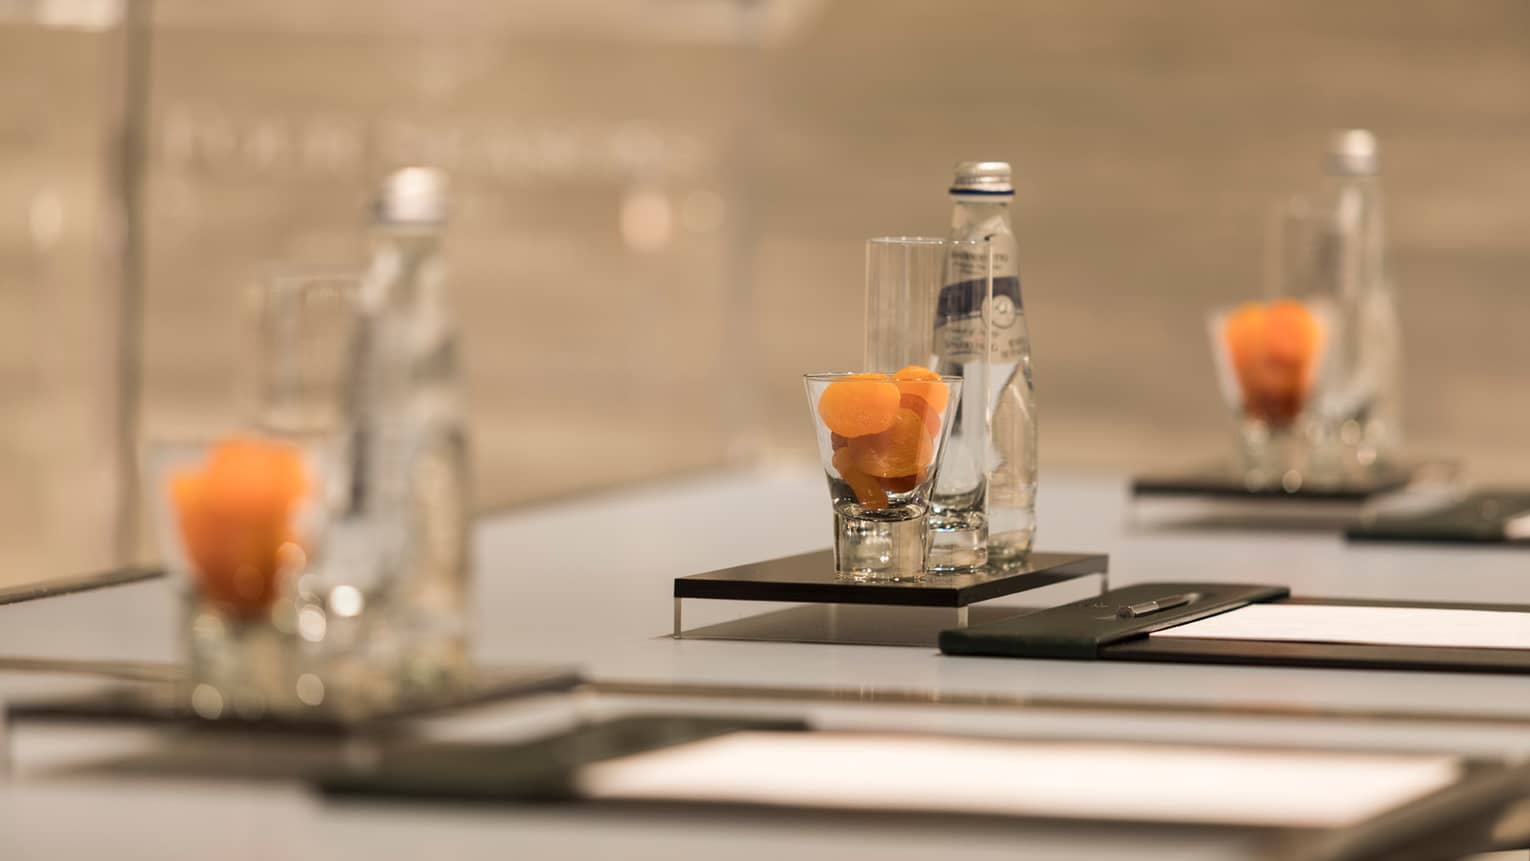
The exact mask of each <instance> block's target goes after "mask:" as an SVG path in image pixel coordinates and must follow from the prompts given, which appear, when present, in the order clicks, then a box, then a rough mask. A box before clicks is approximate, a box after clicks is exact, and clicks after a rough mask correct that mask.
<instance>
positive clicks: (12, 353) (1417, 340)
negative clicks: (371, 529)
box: [0, 0, 1530, 581]
mask: <svg viewBox="0 0 1530 861" xmlns="http://www.w3.org/2000/svg"><path fill="white" fill-rule="evenodd" d="M126 8H127V7H123V6H121V5H119V4H118V3H117V2H113V0H0V72H3V75H0V158H3V162H0V303H3V304H0V309H3V319H0V325H3V326H4V327H5V337H4V338H3V339H0V393H3V394H4V396H5V397H6V399H7V403H8V405H9V407H10V409H9V410H8V412H7V421H6V422H4V424H3V426H0V463H3V464H4V465H5V469H6V471H7V475H8V476H9V478H8V480H7V482H6V484H5V486H4V488H3V490H0V515H3V516H4V519H3V523H4V526H3V528H0V533H3V534H4V536H5V541H4V544H3V547H0V560H3V561H4V562H5V565H4V567H3V571H4V573H3V574H0V581H18V580H27V579H36V578H37V577H40V576H46V575H50V574H61V573H66V572H69V571H78V570H84V569H86V568H89V567H99V566H101V565H104V564H108V563H109V562H112V561H115V560H116V559H117V558H118V557H120V556H121V555H123V554H124V553H126V554H132V553H137V552H141V550H140V549H139V548H133V547H127V548H124V547H115V548H114V546H113V543H112V541H111V535H112V530H113V528H114V525H116V524H119V523H121V522H123V520H124V519H125V518H128V517H130V516H131V514H132V513H133V512H132V511H130V510H125V508H126V507H127V505H128V502H129V501H130V500H131V494H117V493H116V485H115V484H114V482H115V481H116V479H117V477H118V476H120V475H122V474H124V472H123V471H124V470H130V469H132V468H133V467H134V465H133V464H129V463H126V460H127V459H128V457H127V456H126V455H124V454H123V453H122V450H121V447H120V446H119V445H118V444H117V441H118V440H119V439H121V438H123V435H124V432H125V431H129V430H130V431H132V432H133V435H134V436H136V437H137V439H138V440H140V441H141V440H143V439H152V438H155V437H158V436H165V435H175V434H181V433H188V432H201V431H206V430H213V429H219V428H226V427H227V426H228V425H229V424H231V423H233V422H236V421H238V419H239V416H240V410H241V409H242V407H241V396H240V392H241V386H242V383H243V379H244V373H245V369H246V368H247V367H248V360H249V352H248V351H249V349H250V344H249V341H248V339H247V338H246V337H245V327H246V326H247V320H246V318H245V317H244V313H245V312H244V309H243V299H242V297H243V296H244V294H245V291H246V290H247V288H248V287H249V286H250V285H251V284H252V283H255V282H256V281H257V280H258V279H259V278H260V277H261V276H262V274H263V273H264V272H266V271H268V270H269V268H270V267H272V266H274V265H299V264H326V265H341V266H352V267H357V268H359V267H360V266H361V265H362V263H363V262H364V260H365V254H366V238H365V235H364V232H363V227H364V224H365V217H366V203H367V200H368V197H369V195H370V192H371V189H372V187H373V185H374V184H375V182H376V181H377V179H378V178H379V177H380V176H381V175H382V174H383V173H384V172H385V171H386V170H388V169H390V168H391V167H394V166H397V165H398V164H401V163H407V162H430V163H435V164H439V165H442V166H443V167H446V168H447V169H448V170H449V171H451V173H452V175H453V177H454V179H455V183H456V208H455V218H454V222H453V225H452V228H451V231H452V232H451V235H450V250H449V255H450V261H451V264H452V267H453V281H452V289H453V291H454V301H455V304H456V306H457V310H458V314H459V318H460V320H461V321H462V323H463V325H464V329H465V335H466V344H467V352H468V355H467V363H468V367H469V371H470V389H471V398H472V410H473V413H474V421H475V425H476V434H477V436H476V443H477V446H478V448H479V453H480V468H481V474H480V480H481V484H480V488H479V489H480V500H479V501H480V503H481V504H482V505H484V506H490V507H492V506H500V505H506V504H514V503H520V502H525V501H528V500H534V499H539V498H545V497H547V496H550V495H561V494H566V493H571V492H577V491H580V490H586V489H590V488H595V487H600V486H605V485H609V484H612V483H620V482H630V481H636V480H642V479H646V478H652V477H656V476H661V475H665V474H671V473H675V472H682V471H690V470H695V469H700V468H706V467H712V466H717V465H721V464H726V463H743V462H755V461H760V460H765V461H769V460H777V459H789V458H806V457H810V456H811V455H810V452H809V451H808V446H809V445H810V444H811V443H810V437H809V435H808V434H806V433H805V431H804V428H805V422H806V419H805V417H804V407H803V401H802V394H801V389H800V383H799V381H798V375H799V374H801V373H802V372H804V371H807V370H818V369H826V368H848V367H851V366H853V365H855V364H856V363H857V361H858V359H859V354H860V344H861V335H860V326H861V313H862V308H861V301H862V272H861V269H862V247H861V242H862V240H864V239H865V238H866V237H868V236H872V235H882V234H890V233H935V234H940V233H943V232H944V230H945V222H946V219H947V217H948V212H949V203H948V202H947V200H946V198H945V195H944V189H945V187H946V184H947V182H948V180H949V170H950V167H951V165H952V163H954V162H955V161H957V160H960V159H968V158H989V159H1007V160H1009V161H1011V162H1012V163H1013V164H1014V166H1015V170H1016V184H1017V186H1018V189H1019V193H1018V195H1017V198H1016V203H1015V207H1014V210H1015V211H1014V221H1015V227H1016V232H1017V234H1018V235H1019V237H1020V242H1021V248H1022V267H1023V269H1022V277H1023V280H1024V290H1025V299H1026V304H1027V310H1028V313H1029V315H1030V324H1031V329H1032V334H1033V338H1034V351H1035V368H1036V374H1037V383H1038V397H1039V399H1040V406H1041V417H1042V419H1041V420H1042V437H1041V445H1042V451H1043V470H1044V471H1048V470H1055V469H1060V468H1099V469H1121V470H1126V469H1132V468H1139V467H1146V466H1162V465H1172V464H1174V463H1180V462H1184V461H1188V460H1195V459H1198V458H1201V457H1204V456H1205V455H1206V454H1207V453H1208V452H1211V451H1215V450H1217V449H1218V448H1220V447H1222V446H1224V445H1225V444H1226V440H1227V437H1228V434H1229V433H1230V428H1229V425H1228V421H1227V419H1226V417H1225V415H1224V413H1223V409H1222V407H1221V405H1220V403H1219V399H1218V396H1217V394H1216V391H1215V387H1214V383H1213V379H1212V374H1211V365H1210V360H1209V358H1208V356H1207V348H1206V343H1205V341H1206V336H1205V329H1204V312H1205V311H1206V309H1207V308H1209V307H1211V306H1214V305H1219V304H1224V303H1230V302H1235V301H1238V300H1240V299H1243V298H1251V297H1254V296H1257V295H1259V294H1260V293H1261V292H1262V291H1263V289H1264V286H1265V285H1264V283H1263V281H1262V278H1263V274H1262V273H1263V254H1264V248H1263V242H1264V231H1265V217H1266V213H1267V211H1268V209H1269V206H1270V205H1271V203H1272V202H1273V201H1274V200H1275V199H1276V198H1277V197H1278V196H1281V195H1284V194H1287V193H1289V192H1292V191H1299V190H1303V189H1305V188H1307V187H1308V186H1310V185H1311V184H1312V183H1313V182H1314V181H1315V179H1316V177H1317V172H1318V169H1319V166H1320V164H1321V155H1322V148H1323V145H1324V141H1325V137H1326V131H1327V130H1328V129H1330V128H1333V127H1338V126H1365V127H1369V128H1372V129H1374V130H1375V131H1376V132H1377V133H1378V134H1379V136H1380V139H1381V142H1382V146H1383V172H1384V182H1385V187H1386V192H1387V195H1388V216H1389V219H1390V221H1389V229H1390V238H1391V241H1392V263H1393V271H1394V274H1395V277H1396V280H1397V281H1398V284H1399V288H1400V295H1401V303H1402V310H1403V326H1404V334H1405V338H1406V350H1407V355H1406V368H1405V375H1406V379H1407V402H1406V405H1405V409H1406V421H1407V430H1408V432H1409V437H1410V442H1411V443H1412V446H1413V447H1414V448H1416V449H1418V450H1420V451H1423V452H1429V453H1443V454H1453V455H1459V456H1461V457H1463V458H1464V459H1465V460H1466V463H1467V466H1468V468H1469V470H1471V471H1472V472H1474V473H1475V474H1477V475H1479V476H1487V477H1490V478H1493V479H1496V480H1508V479H1512V478H1530V458H1527V457H1525V456H1524V454H1523V446H1522V443H1521V439H1522V437H1523V436H1524V434H1523V432H1522V431H1523V428H1524V426H1525V425H1526V423H1527V422H1530V407H1527V406H1525V405H1524V400H1523V399H1522V398H1521V397H1519V389H1520V386H1521V385H1522V381H1523V379H1524V374H1523V370H1522V369H1524V368H1526V367H1530V343H1527V341H1526V339H1524V338H1523V337H1521V336H1520V335H1519V334H1518V332H1519V328H1520V327H1519V326H1518V325H1517V320H1518V319H1520V318H1521V317H1522V316H1524V315H1525V313H1526V312H1527V311H1530V293H1527V291H1526V286H1527V285H1526V281H1527V273H1530V241H1527V239H1530V207H1527V206H1526V202H1527V201H1530V159H1526V158H1525V157H1524V153H1525V152H1526V149H1525V146H1526V144H1525V142H1526V141H1527V140H1530V98H1527V94H1530V5H1526V4H1525V3H1523V2H1520V0H1472V2H1468V3H1461V2H1446V0H1419V2H1412V3H1406V4H1399V3H1389V2H1381V0H1357V2H1347V3H1342V4H1335V3H1327V2H1319V0H1291V2H1284V3H1278V4H1277V3H1267V2H1258V0H1170V2H1160V3H1147V2H1125V1H1124V0H1121V2H1111V0H1093V2H1085V3H1073V2H1031V0H1026V2H1004V0H981V2H980V0H941V2H931V0H921V2H913V0H877V2H872V0H838V2H833V0H559V2H552V0H514V2H510V0H453V2H431V0H365V2H364V0H326V2H321V3H314V2H307V0H268V2H262V3H249V2H237V3H236V2H223V0H158V2H156V3H154V4H153V5H152V6H145V7H139V8H141V9H143V10H146V12H147V20H146V27H145V31H144V33H143V34H142V35H144V36H145V37H146V39H147V48H148V53H147V57H148V63H147V67H146V93H147V100H146V106H145V110H144V112H143V113H142V116H141V117H139V119H142V120H143V122H144V138H143V141H144V159H143V161H142V168H143V170H144V185H143V198H142V204H141V206H140V207H138V209H137V215H138V217H139V223H140V224H141V226H142V230H143V233H142V238H143V242H142V251H143V253H144V266H143V274H144V279H143V287H142V294H141V296H137V297H134V298H133V303H134V304H132V305H131V306H130V307H129V308H128V311H129V312H131V311H132V309H133V308H140V309H141V320H139V321H138V322H137V323H136V324H135V323H134V320H135V318H134V317H133V316H132V314H131V313H128V314H127V316H124V314H123V311H122V308H120V307H119V305H120V302H121V297H120V289H121V283H122V282H121V279H120V278H119V273H118V271H117V269H116V268H114V267H115V266H116V265H117V264H118V263H119V262H120V255H121V249H120V245H119V243H117V242H115V239H116V237H117V236H118V235H119V234H120V230H119V229H118V226H117V224H116V221H115V220H114V218H115V215H116V213H117V210H116V209H115V208H114V207H115V206H116V205H117V203H118V202H119V201H117V200H116V199H115V198H114V197H113V193H114V190H115V189H117V188H119V183H118V182H117V179H118V177H117V175H116V173H115V171H116V170H117V168H118V166H119V165H118V162H117V160H116V159H117V158H118V154H119V153H120V143H121V139H122V138H121V129H120V128H119V124H118V122H117V120H118V115H117V113H116V112H117V110H118V108H119V107H120V93H121V86H120V84H121V78H122V75H123V74H124V64H123V60H122V54H123V52H122V50H121V42H122V32H121V31H122V29H123V28H122V24H121V21H122V17H123V12H124V10H125V9H126ZM123 320H127V321H128V322H129V323H130V324H133V325H131V326H130V327H129V328H130V331H128V332H127V334H126V335H125V336H124V335H123V333H122V332H121V331H119V327H118V324H119V323H120V322H122V321H123ZM135 340H136V341H137V342H138V343H139V344H141V347H140V348H135V347H134V346H133V342H134V341H135ZM125 378H127V379H131V380H133V381H136V386H137V394H136V395H134V402H133V403H132V404H128V405H124V404H122V403H120V401H119V399H120V397H121V396H122V395H123V393H124V391H128V392H130V393H131V392H132V387H128V388H127V389H125V388H124V386H123V385H122V381H123V380H124V379H125ZM135 416H136V418H135ZM123 417H126V419H124V418H123ZM119 420H131V421H132V422H133V423H134V426H133V427H132V428H123V427H120V426H118V421H119ZM128 450H131V449H128ZM1044 505H1045V503H1044V502H1043V506H1044ZM1044 516H1045V515H1044V511H1043V517H1044Z"/></svg>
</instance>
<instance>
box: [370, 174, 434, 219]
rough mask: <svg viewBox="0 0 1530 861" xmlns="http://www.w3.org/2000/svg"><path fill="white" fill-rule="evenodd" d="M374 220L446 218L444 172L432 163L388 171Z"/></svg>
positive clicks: (378, 199)
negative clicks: (431, 165) (429, 165)
mask: <svg viewBox="0 0 1530 861" xmlns="http://www.w3.org/2000/svg"><path fill="white" fill-rule="evenodd" d="M377 220H378V221H381V222H385V223H387V224H440V223H442V222H443V221H445V220H446V174H445V173H443V172H442V171H440V170H437V169H436V168H433V167H406V168H403V169H401V170H396V171H394V172H393V173H390V174H388V178H387V179H385V180H383V187H382V194H381V195H380V196H379V197H378V198H377Z"/></svg>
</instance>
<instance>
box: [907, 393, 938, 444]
mask: <svg viewBox="0 0 1530 861" xmlns="http://www.w3.org/2000/svg"><path fill="white" fill-rule="evenodd" d="M898 406H900V407H902V408H903V409H906V410H913V411H914V412H916V413H918V414H919V417H920V418H922V419H924V427H925V430H928V431H929V432H930V437H931V438H932V439H933V438H934V437H937V436H939V435H940V423H941V422H940V413H939V412H938V411H936V410H932V409H930V405H929V404H927V403H925V402H924V398H921V397H919V396H918V395H907V394H906V395H904V396H903V397H902V398H899V399H898Z"/></svg>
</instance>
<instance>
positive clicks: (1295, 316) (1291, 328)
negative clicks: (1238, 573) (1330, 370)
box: [1207, 299, 1331, 492]
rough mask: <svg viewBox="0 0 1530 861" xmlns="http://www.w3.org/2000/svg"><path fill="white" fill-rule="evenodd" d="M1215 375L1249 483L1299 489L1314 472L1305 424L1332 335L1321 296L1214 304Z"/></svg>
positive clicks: (1211, 328)
mask: <svg viewBox="0 0 1530 861" xmlns="http://www.w3.org/2000/svg"><path fill="white" fill-rule="evenodd" d="M1207 324H1208V328H1209V334H1210V336H1211V350H1212V357H1213V360H1214V363H1215V366H1216V371H1217V382H1218V385H1219V387H1220V389H1221V391H1222V395H1223V398H1224V399H1225V400H1226V401H1227V404H1228V406H1229V407H1230V408H1231V409H1232V410H1233V412H1234V414H1235V415H1236V416H1237V417H1238V421H1239V424H1238V427H1239V440H1240V443H1241V446H1240V448H1241V463H1240V467H1241V469H1242V473H1243V480H1244V483H1245V484H1247V485H1248V486H1249V487H1250V488H1258V487H1266V486H1277V485H1278V486H1281V487H1283V488H1284V489H1285V490H1286V491H1287V492H1294V491H1296V490H1297V489H1298V488H1300V487H1301V486H1302V485H1303V484H1304V483H1306V482H1307V480H1308V476H1309V462H1308V454H1309V450H1308V436H1307V425H1308V420H1309V408H1310V404H1311V401H1312V400H1313V392H1314V389H1315V388H1316V386H1317V381H1318V379H1319V377H1320V375H1321V373H1322V369H1323V364H1324V360H1325V357H1326V355H1327V353H1328V349H1329V345H1330V342H1331V329H1330V323H1329V314H1328V313H1327V311H1326V309H1325V308H1323V306H1322V305H1321V304H1318V303H1311V302H1302V301H1298V300H1295V299H1277V300H1275V301H1273V302H1270V303H1259V302H1249V303H1244V304H1242V305H1239V306H1236V307H1232V308H1222V309H1217V310H1215V311H1213V312H1211V314H1210V315H1209V317H1208V320H1207Z"/></svg>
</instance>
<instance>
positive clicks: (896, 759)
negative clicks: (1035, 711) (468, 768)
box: [580, 732, 1460, 827]
mask: <svg viewBox="0 0 1530 861" xmlns="http://www.w3.org/2000/svg"><path fill="white" fill-rule="evenodd" d="M1459 774H1460V765H1459V763H1458V761H1457V760H1455V759H1453V758H1451V757H1444V756H1433V755H1409V754H1359V753H1356V754H1348V753H1329V752H1292V751H1267V750H1265V751H1262V750H1255V749H1235V748H1211V747H1190V746H1159V745H1134V744H1127V743H1114V742H1059V741H1011V740H991V739H972V738H953V737H938V736H916V735H878V734H861V733H824V732H814V733H747V732H746V733H735V734H732V735H727V736H722V737H719V738H715V739H710V740H707V741H702V742H696V743H694V744H687V745H681V746H679V747H675V748H669V749H666V750H661V751H655V752H652V753H644V754H638V755H635V756H629V757H624V758H621V759H617V760H612V761H610V762H605V763H600V764H597V765H594V766H591V767H589V768H586V769H585V770H584V771H583V772H582V775H581V779H580V788H581V790H582V791H583V792H584V793H585V794H586V795H588V796H590V797H594V798H604V799H628V800H631V799H644V800H655V799H657V800H671V801H711V802H735V803H751V804H764V805H774V806H790V807H828V808H841V809H862V810H864V809H872V810H884V811H886V810H892V811H933V812H952V813H979V814H996V815H1007V816H1034V817H1052V818H1067V819H1123V820H1131V821H1149V822H1185V823H1215V824H1230V825H1250V826H1260V825H1264V826H1290V827H1328V826H1342V825H1347V824H1350V823H1354V822H1358V821H1360V820H1363V819H1365V818H1368V817H1370V816H1373V815H1376V814H1379V813H1381V812H1383V811H1385V810H1388V809H1390V808H1392V807H1395V806H1397V805H1400V804H1402V803H1405V802H1407V801H1410V800H1412V799H1415V798H1419V797H1421V796H1423V795H1426V794H1428V793H1431V792H1434V791H1436V790H1439V789H1442V788H1444V787H1446V786H1448V785H1450V784H1451V783H1453V782H1455V781H1456V780H1457V779H1458V777H1459Z"/></svg>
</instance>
